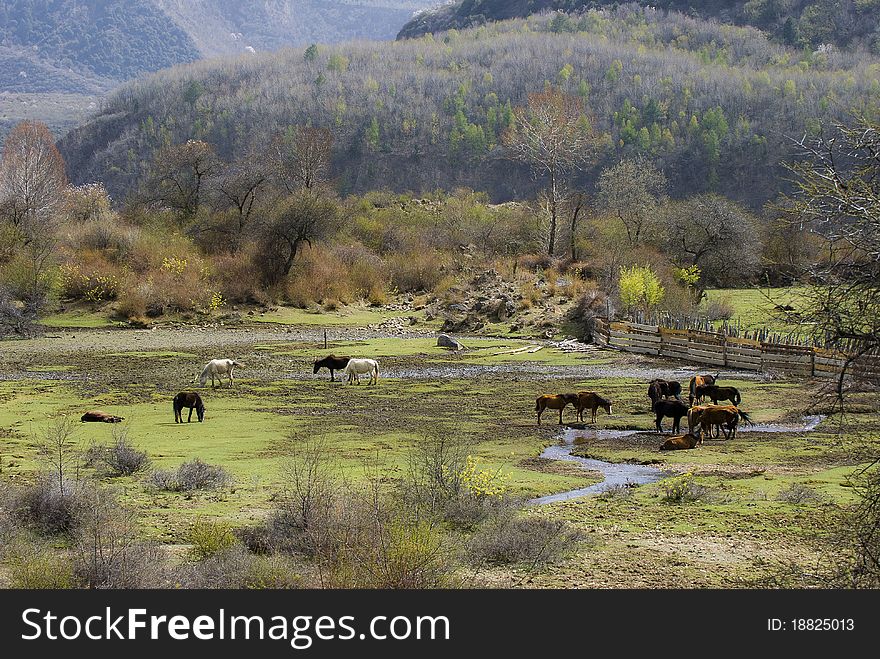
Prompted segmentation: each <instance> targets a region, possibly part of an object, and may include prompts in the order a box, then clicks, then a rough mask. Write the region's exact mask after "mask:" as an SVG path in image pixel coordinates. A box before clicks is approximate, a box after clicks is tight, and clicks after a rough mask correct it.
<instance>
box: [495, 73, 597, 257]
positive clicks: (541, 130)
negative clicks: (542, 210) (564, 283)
mask: <svg viewBox="0 0 880 659" xmlns="http://www.w3.org/2000/svg"><path fill="white" fill-rule="evenodd" d="M513 116H514V127H513V129H512V130H510V131H509V132H508V133H506V134H505V143H506V145H507V147H508V149H509V150H510V154H511V157H513V158H515V159H516V160H520V161H522V162H525V163H527V164H528V165H529V167H531V169H532V173H533V175H534V176H535V177H536V178H538V177H545V176H546V177H547V178H548V179H549V181H548V185H547V189H546V194H547V207H548V215H549V234H548V237H547V253H548V254H550V256H553V255H554V254H555V253H556V232H557V219H558V216H559V211H560V203H561V201H562V199H563V198H564V196H565V188H566V183H567V181H566V179H567V177H568V175H569V174H570V173H571V172H572V171H574V170H577V169H580V168H581V167H583V166H584V164H585V163H587V162H588V161H589V160H590V159H592V158H593V157H594V154H595V150H596V146H597V144H598V141H597V136H596V133H595V132H594V131H593V128H592V126H591V124H590V121H589V119H588V118H587V116H586V114H585V112H584V107H583V102H582V101H581V99H580V98H578V97H576V96H569V95H567V94H563V93H562V92H560V91H559V90H557V89H553V88H550V89H547V90H546V91H543V92H539V93H534V94H529V100H528V104H527V105H526V106H525V107H520V108H516V109H515V110H514V112H513Z"/></svg>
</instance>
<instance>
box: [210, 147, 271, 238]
mask: <svg viewBox="0 0 880 659" xmlns="http://www.w3.org/2000/svg"><path fill="white" fill-rule="evenodd" d="M267 180H268V176H267V174H266V170H265V168H264V167H263V166H261V165H260V163H259V162H258V161H257V158H256V155H250V156H248V157H245V158H242V159H241V160H238V161H236V162H234V163H233V164H231V165H229V166H228V167H227V168H226V169H224V170H223V172H222V173H221V174H220V175H219V178H218V181H217V190H218V191H219V194H220V195H221V197H222V198H223V199H224V200H225V201H226V202H227V203H229V204H231V206H232V209H233V211H234V216H235V225H234V227H233V231H234V235H233V239H234V247H235V249H238V248H240V247H241V242H242V236H243V234H244V232H245V229H246V228H247V227H248V225H249V224H250V223H251V219H252V217H251V216H252V215H253V213H254V210H255V206H256V204H257V201H258V200H259V199H260V198H261V196H262V195H263V193H264V192H265V191H266V188H267Z"/></svg>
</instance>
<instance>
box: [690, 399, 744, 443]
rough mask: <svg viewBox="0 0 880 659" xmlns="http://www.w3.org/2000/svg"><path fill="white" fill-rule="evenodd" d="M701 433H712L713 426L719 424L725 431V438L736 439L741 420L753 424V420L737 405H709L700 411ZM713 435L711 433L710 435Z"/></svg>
mask: <svg viewBox="0 0 880 659" xmlns="http://www.w3.org/2000/svg"><path fill="white" fill-rule="evenodd" d="M697 416H698V420H699V424H700V434H701V435H702V433H704V432H707V433H711V431H712V426H713V425H715V426H719V427H720V428H721V430H722V432H723V433H724V439H734V438H735V437H736V429H737V426H739V421H740V419H742V420H743V421H744V422H745V423H747V424H749V425H751V423H752V420H751V418H750V417H749V415H748V414H746V413H745V412H743V411H742V410H741V409H739V408H738V407H736V406H735V405H708V406H706V409H704V410H703V411H701V412H700V413H699V415H697ZM710 436H711V435H710Z"/></svg>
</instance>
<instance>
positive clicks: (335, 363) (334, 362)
mask: <svg viewBox="0 0 880 659" xmlns="http://www.w3.org/2000/svg"><path fill="white" fill-rule="evenodd" d="M349 359H351V357H337V356H336V355H328V356H327V357H324V358H323V359H316V360H315V368H314V370H313V371H312V373H317V372H318V371H320V370H321V369H322V368H326V369H327V370H328V371H330V382H335V381H336V379H335V378H334V377H333V371H341V370H342V369H344V368H345V367H346V365H347V364H348V360H349Z"/></svg>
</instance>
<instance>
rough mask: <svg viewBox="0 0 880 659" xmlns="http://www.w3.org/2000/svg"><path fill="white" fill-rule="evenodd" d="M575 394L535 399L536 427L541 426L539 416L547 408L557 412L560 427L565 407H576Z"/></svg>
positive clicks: (547, 395) (576, 397) (552, 395)
mask: <svg viewBox="0 0 880 659" xmlns="http://www.w3.org/2000/svg"><path fill="white" fill-rule="evenodd" d="M577 404H578V395H577V394H544V395H543V396H538V398H537V399H535V412H537V413H538V425H539V426H540V425H541V415H542V414H543V413H544V410H545V409H547V408H548V407H549V408H550V409H551V410H559V424H560V425H562V410H564V409H565V406H566V405H572V406H574V407H577Z"/></svg>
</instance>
